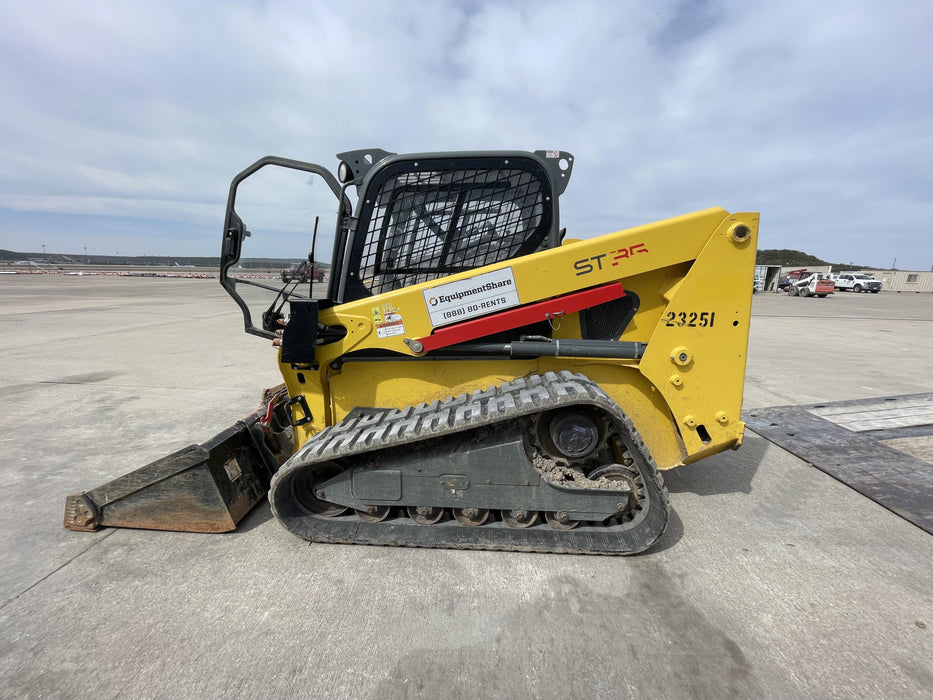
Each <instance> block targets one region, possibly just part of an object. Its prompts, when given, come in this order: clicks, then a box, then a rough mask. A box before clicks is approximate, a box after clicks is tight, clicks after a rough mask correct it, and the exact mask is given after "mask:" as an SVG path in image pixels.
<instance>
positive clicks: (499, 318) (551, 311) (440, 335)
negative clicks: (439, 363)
mask: <svg viewBox="0 0 933 700" xmlns="http://www.w3.org/2000/svg"><path fill="white" fill-rule="evenodd" d="M624 296H625V291H624V290H623V289H622V283H621V282H613V283H612V284H607V285H604V286H602V287H594V288H592V289H584V290H583V291H582V292H574V293H573V294H567V295H565V296H562V297H555V298H553V299H548V300H546V301H539V302H537V303H535V304H528V305H527V306H520V307H519V308H517V309H509V310H508V311H500V312H499V313H496V314H492V315H491V316H486V317H483V318H476V319H473V320H472V321H461V322H460V323H455V324H453V325H452V326H444V327H443V328H438V329H437V330H435V331H434V332H433V333H432V334H431V335H429V336H426V337H424V338H418V341H419V342H420V343H421V345H422V347H423V348H424V350H425V351H428V350H437V349H438V348H446V347H447V346H449V345H457V344H458V343H465V342H466V341H468V340H475V339H476V338H482V337H483V336H486V335H491V334H492V333H499V332H501V331H507V330H511V329H512V328H520V327H521V326H527V325H530V324H532V323H538V322H539V321H549V320H553V319H555V318H560V317H561V316H565V315H567V314H572V313H575V312H577V311H582V310H583V309H588V308H590V307H591V306H596V305H597V304H603V303H605V302H607V301H613V300H614V299H621V298H622V297H624Z"/></svg>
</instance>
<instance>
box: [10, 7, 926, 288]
mask: <svg viewBox="0 0 933 700" xmlns="http://www.w3.org/2000/svg"><path fill="white" fill-rule="evenodd" d="M0 12H2V14H0V17H2V22H0V105H2V108H0V160H2V163H3V167H2V169H0V248H6V249H11V250H16V251H24V252H25V251H41V246H42V245H45V246H46V248H47V250H48V252H60V253H81V254H83V251H84V247H85V246H86V247H87V249H88V251H89V252H90V253H92V254H93V253H99V254H112V253H115V252H117V251H119V252H120V253H122V254H127V255H142V254H150V255H171V254H176V255H218V254H219V244H220V233H221V226H222V221H223V209H224V204H225V200H226V192H227V188H228V186H229V182H230V179H231V178H232V177H233V175H234V174H236V173H237V172H239V171H240V170H242V169H243V168H244V167H246V166H247V165H249V164H250V163H252V162H253V161H254V160H256V159H257V158H259V157H260V156H263V155H266V154H275V155H281V156H287V157H291V158H296V159H300V160H307V161H312V162H316V163H320V164H322V165H326V166H328V167H331V168H333V169H335V168H336V159H335V157H334V155H335V154H336V153H337V152H339V151H344V150H351V149H355V148H364V147H380V148H384V149H386V150H389V151H395V152H406V151H407V152H412V151H437V150H466V149H521V150H535V149H544V148H553V149H563V150H567V151H570V152H572V153H573V154H574V155H575V157H576V160H575V166H574V173H573V178H572V181H571V183H570V186H569V188H568V190H567V192H566V194H565V195H564V197H563V198H562V200H561V214H562V224H563V225H565V226H567V228H568V229H569V231H570V235H572V236H574V237H588V236H592V235H597V234H599V233H605V232H609V231H614V230H618V229H621V228H626V227H628V226H633V225H637V224H640V223H648V222H650V221H656V220H658V219H663V218H666V217H669V216H675V215H678V214H683V213H687V212H690V211H695V210H698V209H703V208H706V207H709V206H722V207H725V208H726V209H729V210H732V211H760V212H761V213H762V219H761V222H762V223H761V237H760V241H759V247H760V248H795V249H799V250H804V251H806V252H809V253H812V254H815V255H818V256H819V257H821V258H824V259H829V260H836V261H854V262H858V263H862V264H865V265H872V266H879V267H882V266H890V265H891V264H892V262H893V260H894V259H895V258H896V259H897V265H898V267H901V268H908V269H920V270H923V269H930V268H931V266H933V225H931V222H933V204H931V195H933V3H931V2H930V1H929V0H909V1H907V0H905V1H900V0H886V1H885V2H881V1H880V0H879V1H877V2H871V1H870V0H865V1H860V0H845V1H844V2H836V1H834V0H823V1H821V2H813V1H812V0H802V1H800V2H798V1H796V0H788V1H777V2H771V3H757V2H748V1H747V0H696V1H690V0H682V1H677V0H648V1H642V2H638V1H635V0H615V1H613V0H605V1H603V0H593V1H589V2H588V1H586V0H576V1H573V2H571V1H569V0H561V1H559V2H550V1H548V0H533V1H524V0H511V1H510V0H503V1H499V2H494V1H489V2H482V1H478V0H476V1H467V0H424V1H421V0H395V1H394V2H390V1H388V0H386V1H376V0H370V1H364V0H335V1H331V0H305V1H302V2H299V1H297V0H294V1H285V0H282V1H277V0H268V1H256V2H226V1H222V0H201V1H197V2H191V1H185V2H171V1H160V2H155V1H153V0H149V1H146V2H133V1H132V0H109V1H107V2H99V1H96V0H82V1H81V2H70V1H68V2H45V1H42V0H30V1H29V2H26V1H25V0H0ZM296 255H300V253H297V254H296ZM319 257H324V256H319Z"/></svg>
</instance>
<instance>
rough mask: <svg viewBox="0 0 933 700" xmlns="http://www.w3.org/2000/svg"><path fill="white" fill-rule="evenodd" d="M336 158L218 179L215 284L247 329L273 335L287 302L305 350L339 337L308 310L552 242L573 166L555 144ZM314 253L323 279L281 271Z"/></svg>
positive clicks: (276, 163) (275, 164) (257, 167)
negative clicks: (220, 199) (222, 212)
mask: <svg viewBox="0 0 933 700" xmlns="http://www.w3.org/2000/svg"><path fill="white" fill-rule="evenodd" d="M338 158H339V159H340V166H339V168H338V174H339V178H338V177H335V176H334V175H333V174H332V173H331V172H330V171H329V170H327V169H326V168H324V167H322V166H320V165H316V164H313V163H305V162H302V161H295V160H290V159H285V158H278V157H275V156H268V157H265V158H262V159H260V160H258V161H256V162H255V163H254V164H253V165H251V166H250V167H248V168H247V169H246V170H244V171H243V172H241V173H240V174H239V175H237V176H236V177H235V178H234V180H233V182H232V184H231V185H230V193H229V197H228V201H227V213H226V220H225V224H224V238H223V248H222V253H221V268H220V282H221V284H222V285H223V287H224V288H225V289H226V290H227V292H228V293H229V294H230V295H231V296H232V297H233V299H234V300H235V301H236V302H237V304H238V305H239V306H240V308H241V310H242V312H243V317H244V324H245V330H246V332H247V333H252V334H254V335H259V336H263V337H268V338H275V337H276V331H280V330H281V329H282V327H283V326H284V325H285V321H286V319H285V317H284V314H283V307H284V304H285V302H286V301H288V302H289V308H290V317H291V318H292V319H296V317H297V316H301V317H302V318H303V320H302V321H301V322H300V323H299V324H296V326H297V325H301V326H309V329H308V331H307V333H305V334H304V336H303V338H302V340H301V343H300V344H301V345H303V346H306V347H307V345H308V343H309V342H310V346H311V347H312V348H313V346H314V345H315V343H317V344H321V343H322V342H330V340H335V339H337V337H336V336H335V337H334V338H331V339H330V340H328V338H327V334H328V332H330V333H339V331H338V330H337V329H330V330H329V329H326V328H316V330H312V328H311V327H316V326H317V320H316V319H317V310H318V309H323V308H328V307H330V306H333V305H336V304H342V303H345V302H349V301H355V300H358V299H363V298H366V297H369V296H375V295H378V294H382V293H384V292H387V291H392V290H395V289H399V288H402V287H409V286H412V285H415V284H420V283H423V282H429V281H432V280H435V279H438V278H441V277H445V276H448V275H452V274H455V273H458V272H464V271H468V270H472V269H475V268H478V267H483V266H485V265H489V264H492V263H495V262H500V261H502V260H508V259H512V258H516V257H520V256H523V255H528V254H530V253H534V252H536V251H539V250H543V249H546V248H553V247H556V246H559V245H560V239H561V234H560V231H559V225H558V222H559V215H558V198H559V196H560V195H561V194H562V193H563V192H564V189H565V188H566V186H567V183H568V182H569V180H570V175H571V172H572V169H573V156H572V155H571V154H569V153H567V152H565V151H536V152H534V153H530V152H522V151H494V152H465V153H421V154H409V155H398V154H393V153H389V152H388V151H383V150H381V149H364V150H358V151H348V152H345V153H340V154H338ZM247 221H248V222H249V226H247V223H246V222H247ZM325 259H329V270H328V273H329V274H328V279H327V284H326V286H325V285H324V284H323V283H321V282H317V283H316V282H315V281H314V278H313V277H312V278H311V280H310V281H306V280H307V278H306V277H305V276H302V275H297V276H295V275H290V274H282V270H283V269H286V270H287V269H290V267H291V266H292V265H301V264H304V265H306V266H307V267H308V269H316V268H318V267H327V266H328V263H327V262H322V260H325ZM296 320H297V319H296ZM288 325H289V328H293V324H292V323H291V322H289V324H288ZM294 330H297V328H294ZM309 333H310V337H309V335H308V334H309ZM320 333H323V334H324V335H323V336H321V335H320ZM341 337H342V336H341ZM295 346H296V347H297V343H296V344H295ZM283 361H286V360H285V358H283Z"/></svg>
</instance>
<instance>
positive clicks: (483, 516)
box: [453, 508, 489, 527]
mask: <svg viewBox="0 0 933 700" xmlns="http://www.w3.org/2000/svg"><path fill="white" fill-rule="evenodd" d="M453 514H454V518H456V520H457V522H458V523H460V524H461V525H466V526H467V527H477V526H479V525H482V524H483V523H484V522H486V520H488V519H489V510H488V509H486V508H454V509H453Z"/></svg>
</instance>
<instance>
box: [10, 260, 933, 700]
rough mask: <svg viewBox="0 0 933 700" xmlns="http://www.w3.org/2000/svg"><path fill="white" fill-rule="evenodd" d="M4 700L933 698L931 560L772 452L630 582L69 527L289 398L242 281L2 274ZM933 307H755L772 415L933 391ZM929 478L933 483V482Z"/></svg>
mask: <svg viewBox="0 0 933 700" xmlns="http://www.w3.org/2000/svg"><path fill="white" fill-rule="evenodd" d="M0 328H2V333H0V347H2V351H3V352H2V358H0V397H2V405H3V406H4V410H3V412H2V413H0V455H2V457H3V459H2V461H0V473H2V477H3V486H4V488H3V489H2V495H0V504H2V507H0V531H2V532H3V535H4V536H3V539H2V545H0V630H2V634H0V696H2V697H10V698H13V697H16V698H39V697H43V698H47V697H78V698H82V697H95V698H127V697H132V698H136V697H139V698H144V697H145V698H148V697H173V698H174V697H192V698H216V697H233V696H253V697H272V696H275V697H310V696H314V695H318V696H324V697H339V698H342V697H347V698H351V697H352V698H358V697H359V698H376V697H379V698H383V697H389V698H393V697H429V696H430V697H438V696H446V697H480V696H483V695H486V696H490V697H502V696H510V697H541V698H558V697H579V698H588V697H605V698H642V697H690V698H721V697H774V698H804V697H807V698H810V697H891V698H895V697H896V698H905V697H917V698H920V697H924V698H929V697H933V585H931V581H933V538H931V536H930V535H929V534H927V533H926V532H924V531H922V530H921V529H919V528H918V527H916V526H914V525H911V524H910V523H908V522H906V521H905V520H902V519H901V518H900V517H898V516H897V515H895V514H893V513H891V512H889V511H888V510H885V509H884V508H882V507H881V506H879V505H877V504H876V503H874V502H873V501H871V500H868V499H867V498H865V497H863V496H861V495H859V494H858V493H856V492H855V491H853V490H851V489H849V488H848V487H846V486H845V485H843V484H841V483H839V482H837V481H835V480H834V479H832V478H831V477H829V476H827V475H826V474H824V473H822V472H820V471H818V470H816V469H814V468H812V467H810V466H809V465H808V464H807V463H806V462H804V461H801V460H800V459H798V458H796V457H793V456H792V455H790V454H789V453H787V452H785V451H783V450H781V449H780V448H778V447H776V446H774V445H773V444H771V443H769V442H767V441H766V440H764V439H762V438H760V437H758V436H756V435H754V434H748V435H747V436H746V443H745V445H744V446H743V447H742V449H741V450H739V451H738V452H729V453H727V454H722V455H717V456H715V457H712V458H710V459H707V460H705V461H702V462H700V463H698V464H695V465H691V466H689V467H684V468H682V469H679V470H676V471H673V472H666V474H665V478H666V481H667V484H668V487H669V489H670V491H671V498H672V507H673V517H672V524H671V526H670V527H669V529H668V532H667V533H666V535H665V536H664V538H663V539H662V541H661V542H660V543H659V545H658V546H657V547H655V548H654V549H653V550H652V551H651V552H649V553H647V554H645V555H642V556H638V557H631V558H610V557H587V556H567V555H563V556H557V555H540V554H510V553H497V552H458V551H449V550H415V549H393V548H375V547H354V546H336V545H308V544H306V543H303V542H301V541H300V540H298V539H296V538H294V537H293V536H291V535H289V534H288V533H286V532H285V531H284V530H283V529H282V528H281V527H280V526H279V525H278V524H277V523H276V522H275V521H274V520H272V518H271V514H270V511H269V508H268V505H267V504H266V503H262V504H261V505H260V506H259V507H258V508H257V509H256V510H254V511H253V512H252V513H251V514H250V515H249V516H248V517H247V518H246V520H245V521H244V522H243V523H242V524H241V527H240V529H238V530H237V531H236V532H235V533H231V534H225V535H193V534H180V533H161V532H148V531H133V530H114V529H111V530H103V531H100V532H97V533H76V532H69V531H66V530H64V529H63V528H62V524H61V523H62V514H63V506H64V498H65V496H66V495H67V494H69V493H74V492H77V491H81V490H85V489H90V488H93V487H95V486H99V485H101V484H102V483H104V482H106V481H108V480H109V479H112V478H114V477H116V476H119V475H121V474H123V473H125V472H127V471H129V470H130V469H132V468H135V467H137V466H140V465H142V464H145V463H146V462H148V461H151V460H153V459H155V458H157V457H160V456H162V455H163V454H165V453H167V452H169V451H172V450H175V449H178V448H180V447H183V446H185V445H187V444H190V443H192V442H198V441H200V440H203V439H206V438H207V437H209V436H210V435H212V434H213V433H214V432H216V431H218V430H220V429H221V428H223V427H225V426H226V425H229V424H230V423H232V422H233V421H234V420H235V419H237V418H238V417H240V416H241V415H243V414H245V413H247V412H248V411H250V410H252V409H253V408H255V407H256V405H257V404H258V401H259V395H260V390H261V389H262V388H263V387H266V386H272V385H275V384H277V383H278V382H279V381H280V379H279V376H278V373H277V369H276V364H275V362H274V355H273V350H272V348H271V347H270V346H269V345H268V344H267V342H266V341H263V340H261V339H258V338H255V337H251V336H247V335H246V334H244V333H243V332H242V321H241V317H240V315H239V311H238V309H237V308H236V307H235V305H234V304H233V302H232V301H231V300H230V299H229V298H228V297H227V296H226V294H225V293H224V292H223V290H222V289H221V288H220V286H219V285H218V284H217V282H216V280H180V279H178V280H176V279H139V278H113V277H69V276H60V275H48V276H46V275H43V276H24V275H20V276H0ZM931 357H933V295H929V294H927V295H899V294H889V293H883V294H879V295H867V294H862V295H855V294H836V295H834V296H832V297H829V298H828V299H813V298H808V299H802V298H790V297H787V296H785V295H772V294H759V295H756V297H755V303H754V311H753V322H752V329H751V343H750V348H749V362H748V367H747V381H746V392H745V397H746V400H745V407H746V409H750V408H756V407H766V406H777V405H784V404H803V403H812V402H818V401H838V400H847V399H858V398H868V397H875V396H890V395H899V394H911V393H917V392H929V391H933V375H931V373H930V371H929V362H930V358H931ZM928 461H930V459H929V458H928Z"/></svg>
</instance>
